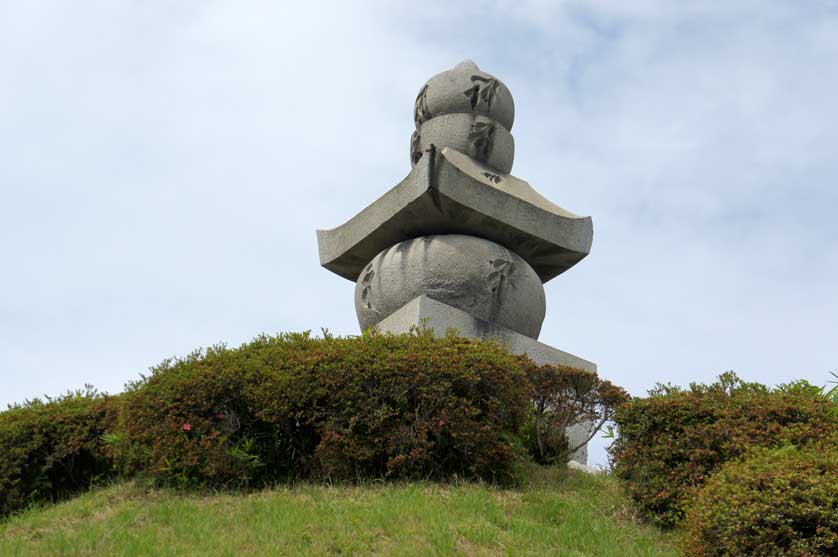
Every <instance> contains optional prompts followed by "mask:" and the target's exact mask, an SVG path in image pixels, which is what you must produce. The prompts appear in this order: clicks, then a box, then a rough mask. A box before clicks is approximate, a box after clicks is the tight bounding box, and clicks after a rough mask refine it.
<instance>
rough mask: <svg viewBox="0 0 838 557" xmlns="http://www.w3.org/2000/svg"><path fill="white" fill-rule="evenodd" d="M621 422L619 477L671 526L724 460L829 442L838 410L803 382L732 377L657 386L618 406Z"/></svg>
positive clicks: (615, 450) (615, 452)
mask: <svg viewBox="0 0 838 557" xmlns="http://www.w3.org/2000/svg"><path fill="white" fill-rule="evenodd" d="M615 421H616V423H617V425H618V429H619V434H620V435H619V438H618V439H617V440H616V441H615V443H614V445H612V448H611V449H610V450H611V454H612V457H613V462H614V472H615V473H616V475H617V476H618V477H620V478H622V479H624V480H625V481H626V488H627V490H628V493H629V494H630V496H631V497H632V498H633V499H634V501H635V502H636V503H637V504H638V506H639V508H640V509H641V510H642V511H644V512H645V513H647V514H649V515H650V516H651V517H652V518H653V519H654V521H655V522H656V523H658V524H660V525H663V526H672V525H675V524H677V523H678V522H679V521H680V520H681V519H682V518H683V513H684V508H685V505H686V504H687V503H688V502H689V500H690V499H691V497H692V496H693V495H694V493H695V491H696V490H697V489H698V488H700V487H702V486H703V485H704V484H705V483H706V482H707V480H708V479H709V478H710V476H711V475H712V474H713V473H715V472H716V471H717V470H718V469H719V468H720V467H721V466H722V465H723V464H724V463H725V462H728V461H731V460H734V459H736V458H738V457H740V456H741V455H742V454H743V453H744V452H745V451H746V450H747V448H748V447H751V446H764V447H780V446H783V445H786V444H795V445H798V444H804V443H806V442H808V441H812V440H818V439H823V438H825V437H826V436H827V435H828V434H829V433H830V432H831V431H834V430H835V428H836V426H838V413H836V411H835V406H834V405H833V403H832V402H831V400H828V399H827V398H825V397H824V396H821V395H820V394H817V393H813V392H812V391H811V389H809V388H808V387H807V386H806V384H804V383H803V382H798V383H796V384H790V385H786V386H781V387H780V388H777V389H769V388H768V387H766V386H764V385H760V384H758V383H746V382H743V381H742V380H740V379H739V378H738V377H736V375H735V374H733V373H732V372H728V373H725V374H723V375H721V376H720V377H719V380H718V381H717V382H715V383H713V384H711V385H697V384H693V385H690V387H689V389H687V390H682V389H679V388H677V387H672V386H669V385H658V387H657V388H656V389H654V390H653V391H650V396H649V397H648V398H635V399H632V400H631V401H630V402H629V403H628V404H625V405H623V406H622V407H620V408H619V409H618V410H617V413H616V416H615Z"/></svg>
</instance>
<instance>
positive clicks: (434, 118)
mask: <svg viewBox="0 0 838 557" xmlns="http://www.w3.org/2000/svg"><path fill="white" fill-rule="evenodd" d="M413 120H414V123H415V124H416V131H414V132H413V136H412V137H411V140H410V162H411V164H414V165H415V164H416V163H417V162H418V161H419V159H421V158H422V156H423V154H424V152H425V151H427V150H428V149H429V148H430V146H431V145H434V146H436V147H437V148H438V149H442V148H444V147H451V148H454V149H457V150H458V151H460V152H462V153H465V154H467V155H469V156H471V157H473V158H475V159H477V160H478V161H480V162H483V163H485V164H487V165H489V166H490V167H492V168H495V169H496V170H498V171H500V172H502V173H504V174H508V173H509V172H510V171H511V170H512V162H513V159H514V157H515V141H514V139H513V138H512V134H511V133H510V130H511V129H512V123H513V122H514V120H515V103H514V102H513V100H512V93H510V92H509V89H508V88H507V87H506V85H504V84H503V82H501V81H500V80H499V79H498V78H496V77H495V76H493V75H491V74H488V73H485V72H482V71H480V68H478V67H477V64H475V63H474V62H472V61H471V60H464V61H463V62H461V63H459V64H458V65H457V66H455V67H454V68H452V69H450V70H448V71H444V72H442V73H440V74H437V75H435V76H434V77H432V78H431V79H429V80H428V81H427V82H426V83H425V85H424V86H422V88H421V89H420V90H419V94H418V95H417V97H416V102H415V104H414V111H413Z"/></svg>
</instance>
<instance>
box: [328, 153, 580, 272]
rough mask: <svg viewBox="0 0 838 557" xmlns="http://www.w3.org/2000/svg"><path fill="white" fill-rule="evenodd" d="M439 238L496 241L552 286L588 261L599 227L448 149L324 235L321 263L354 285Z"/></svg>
mask: <svg viewBox="0 0 838 557" xmlns="http://www.w3.org/2000/svg"><path fill="white" fill-rule="evenodd" d="M433 234H466V235H469V236H478V237H481V238H486V239H487V240H491V241H493V242H495V243H497V244H500V245H502V246H504V247H505V248H507V249H509V250H511V251H514V252H515V253H517V254H518V255H520V256H521V257H522V258H523V259H524V260H525V261H526V262H527V263H529V265H530V266H531V267H532V268H533V269H534V270H535V272H536V273H537V274H538V276H539V277H540V278H541V281H542V282H547V281H548V280H550V279H552V278H554V277H555V276H557V275H559V274H560V273H563V272H564V271H566V270H567V269H569V268H570V267H572V266H573V265H575V264H576V263H578V262H579V261H580V260H582V258H584V257H585V256H586V255H588V253H589V252H590V249H591V242H592V240H593V225H592V223H591V218H590V217H580V216H578V215H575V214H573V213H571V212H570V211H566V210H565V209H562V208H561V207H559V206H557V205H555V204H553V203H551V202H549V201H547V200H546V199H545V198H544V197H542V196H541V195H539V194H538V193H537V192H536V191H535V190H533V188H532V187H530V185H529V184H527V183H526V182H525V181H523V180H520V179H518V178H515V177H514V176H511V175H508V174H503V173H499V172H497V171H496V170H495V169H492V168H491V167H488V166H486V165H484V164H482V163H480V162H479V161H475V160H474V159H472V158H470V157H468V156H466V155H464V154H463V153H460V152H458V151H456V150H454V149H451V148H445V149H443V150H442V151H432V152H430V153H427V154H426V156H424V157H422V159H420V161H419V162H418V163H417V164H416V166H414V167H413V170H412V171H411V172H410V174H409V175H408V176H407V177H406V178H405V179H404V180H403V181H402V182H401V183H400V184H399V185H397V186H396V187H394V188H393V189H391V190H390V191H388V192H387V193H385V194H384V195H383V196H381V197H380V198H379V199H378V200H377V201H375V202H374V203H372V204H371V205H369V206H368V207H367V208H365V209H364V210H362V211H361V212H360V213H358V214H357V215H356V216H354V217H353V218H351V219H350V220H349V221H347V222H346V223H345V224H343V225H341V226H339V227H337V228H334V229H332V230H318V231H317V238H318V244H319V249H320V264H321V265H322V266H324V267H326V268H327V269H329V270H330V271H332V272H334V273H337V274H338V275H340V276H342V277H344V278H346V279H348V280H351V281H353V282H354V281H355V280H356V279H357V278H358V277H359V276H360V275H361V271H362V270H363V269H364V267H366V265H367V264H368V263H369V262H370V261H372V259H373V258H374V257H375V256H376V255H378V254H379V253H381V252H382V251H383V250H385V249H387V248H389V247H391V246H393V245H395V244H397V243H399V242H402V241H404V240H409V239H412V238H416V237H419V236H428V235H433Z"/></svg>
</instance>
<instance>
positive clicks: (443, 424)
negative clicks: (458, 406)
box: [439, 420, 445, 429]
mask: <svg viewBox="0 0 838 557" xmlns="http://www.w3.org/2000/svg"><path fill="white" fill-rule="evenodd" d="M444 426H445V420H439V429H442V428H443V427H444Z"/></svg>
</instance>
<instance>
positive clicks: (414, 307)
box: [378, 296, 597, 372]
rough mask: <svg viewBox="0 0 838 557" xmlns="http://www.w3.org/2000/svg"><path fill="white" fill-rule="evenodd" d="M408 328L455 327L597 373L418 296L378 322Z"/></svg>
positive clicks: (391, 328)
mask: <svg viewBox="0 0 838 557" xmlns="http://www.w3.org/2000/svg"><path fill="white" fill-rule="evenodd" d="M411 327H420V328H427V329H433V331H434V334H435V335H438V336H443V335H445V334H446V332H447V331H448V329H456V330H457V332H458V333H459V335H460V336H463V337H468V338H497V339H499V340H500V341H501V342H503V343H504V344H505V345H506V346H507V347H508V348H509V350H510V351H511V352H513V353H515V354H526V355H527V356H529V357H530V359H531V360H533V361H534V362H536V363H538V364H561V365H566V366H572V367H575V368H579V369H584V370H587V371H593V372H596V369H597V368H596V364H595V363H593V362H589V361H588V360H585V359H582V358H580V357H578V356H574V355H573V354H568V353H567V352H563V351H561V350H559V349H558V348H553V347H552V346H549V345H547V344H544V343H543V342H539V341H537V340H535V339H533V338H530V337H528V336H525V335H522V334H520V333H516V332H515V331H512V330H510V329H507V328H505V327H501V326H500V325H497V324H496V323H490V322H488V321H485V320H483V319H478V318H476V317H474V316H473V315H469V314H468V313H467V312H465V311H463V310H461V309H457V308H455V307H452V306H449V305H448V304H444V303H442V302H438V301H436V300H433V299H431V298H429V297H427V296H419V297H417V298H415V299H413V300H411V301H410V302H408V303H407V304H405V305H404V306H403V307H401V308H400V309H398V310H397V311H395V312H393V313H392V314H390V315H389V316H388V317H386V318H385V319H382V320H381V321H380V322H379V323H378V329H379V330H380V331H382V332H392V333H397V334H398V333H406V332H408V331H410V328H411Z"/></svg>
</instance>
